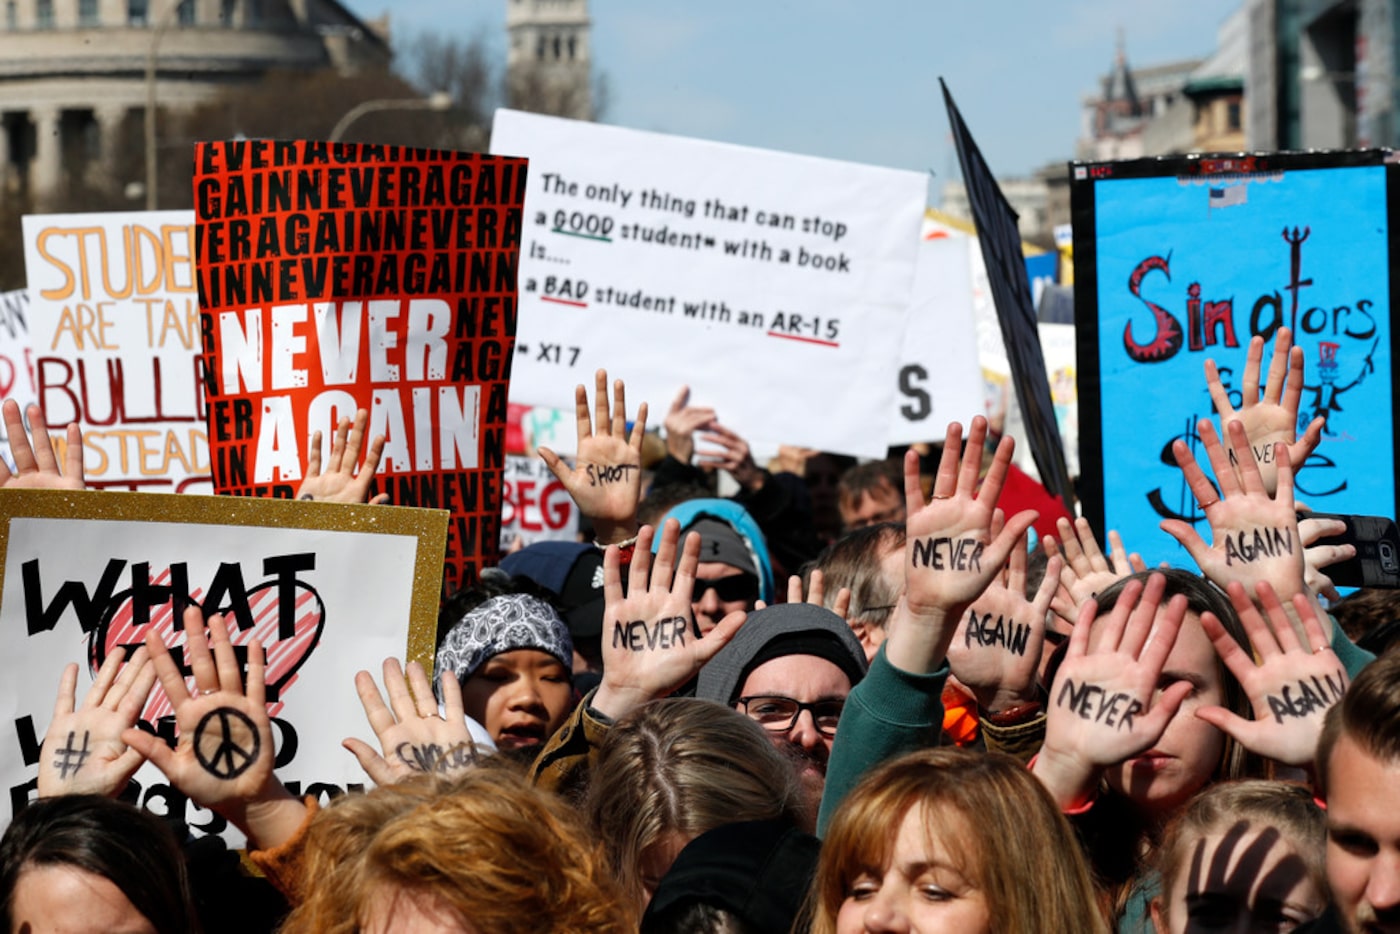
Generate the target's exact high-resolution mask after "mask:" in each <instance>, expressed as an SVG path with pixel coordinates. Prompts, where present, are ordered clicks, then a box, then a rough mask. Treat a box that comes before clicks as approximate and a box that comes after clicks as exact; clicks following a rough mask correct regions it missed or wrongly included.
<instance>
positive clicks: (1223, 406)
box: [1206, 357, 1235, 418]
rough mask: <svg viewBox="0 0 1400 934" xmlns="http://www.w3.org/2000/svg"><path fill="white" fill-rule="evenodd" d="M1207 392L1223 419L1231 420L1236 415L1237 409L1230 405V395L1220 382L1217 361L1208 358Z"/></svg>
mask: <svg viewBox="0 0 1400 934" xmlns="http://www.w3.org/2000/svg"><path fill="white" fill-rule="evenodd" d="M1206 390H1207V391H1208V392H1209V393H1210V401H1211V402H1212V403H1213V404H1214V405H1215V411H1216V412H1217V413H1219V415H1220V417H1221V418H1229V417H1230V416H1232V415H1234V414H1235V407H1234V406H1232V405H1231V404H1230V394H1229V393H1228V392H1226V391H1225V386H1224V384H1222V383H1221V382H1220V371H1219V370H1218V369H1216V367H1215V361H1214V360H1212V359H1210V358H1209V357H1207V358H1206Z"/></svg>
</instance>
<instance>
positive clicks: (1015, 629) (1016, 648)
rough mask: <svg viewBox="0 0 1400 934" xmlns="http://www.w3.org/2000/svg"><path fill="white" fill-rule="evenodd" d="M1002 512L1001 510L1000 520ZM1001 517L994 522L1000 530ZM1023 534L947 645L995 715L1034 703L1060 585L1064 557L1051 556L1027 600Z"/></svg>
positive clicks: (966, 681)
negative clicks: (1049, 615)
mask: <svg viewBox="0 0 1400 934" xmlns="http://www.w3.org/2000/svg"><path fill="white" fill-rule="evenodd" d="M1001 516H1002V513H1001V510H999V509H998V510H997V519H998V520H1000V519H1001ZM1000 526H1001V523H1000V521H998V522H997V523H995V524H994V525H993V529H994V530H999V529H1000ZM1027 543H1028V536H1025V535H1022V536H1021V539H1020V541H1018V542H1017V543H1016V547H1015V548H1013V549H1011V555H1010V556H1009V558H1008V560H1007V562H1006V566H1005V567H1004V568H1002V570H1001V573H999V574H997V575H996V577H994V578H993V579H992V582H991V583H990V584H988V585H987V589H986V590H984V591H982V596H980V597H978V598H977V599H976V600H975V601H974V602H973V604H972V606H970V607H969V608H968V610H967V612H966V613H964V614H963V618H962V622H960V623H959V624H958V629H957V631H956V632H954V633H953V642H952V644H951V645H950V646H948V667H949V668H951V669H952V671H953V676H954V677H956V678H957V679H958V681H959V683H961V684H962V685H963V686H964V687H966V688H967V689H968V690H970V691H971V692H972V696H973V697H974V698H976V700H977V706H978V707H979V708H981V709H982V710H984V711H988V712H991V713H996V712H1000V711H1003V710H1007V709H1010V708H1011V707H1015V706H1017V705H1019V704H1028V703H1030V702H1031V701H1034V700H1035V699H1036V698H1037V696H1038V692H1037V689H1036V675H1037V674H1038V673H1039V669H1040V653H1041V649H1042V648H1043V647H1044V645H1045V622H1046V619H1045V618H1046V613H1047V612H1049V609H1050V598H1051V597H1052V596H1053V595H1054V593H1055V589H1056V587H1058V586H1059V569H1060V563H1061V559H1060V558H1059V557H1058V556H1057V557H1054V558H1051V559H1050V563H1049V564H1048V565H1047V566H1046V569H1045V577H1044V579H1042V580H1041V582H1040V588H1039V589H1038V590H1037V591H1036V594H1035V599H1034V600H1029V599H1027V598H1026V545H1027Z"/></svg>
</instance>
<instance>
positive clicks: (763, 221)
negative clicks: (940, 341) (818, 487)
mask: <svg viewBox="0 0 1400 934" xmlns="http://www.w3.org/2000/svg"><path fill="white" fill-rule="evenodd" d="M491 150H492V152H494V153H498V154H501V155H515V156H527V157H528V158H529V159H530V176H529V184H528V188H527V190H526V196H525V229H524V232H523V237H522V249H521V255H520V276H519V283H520V316H519V328H518V331H517V344H516V357H515V362H514V369H513V370H512V375H511V401H513V402H516V403H521V404H526V405H542V406H550V407H555V408H557V407H560V406H561V405H567V404H568V401H569V400H571V399H572V398H573V392H574V386H575V385H576V384H578V383H580V382H582V383H585V384H588V385H591V383H592V375H593V372H594V371H595V370H596V369H598V368H606V369H608V371H609V374H610V375H611V376H614V377H622V378H623V379H625V380H626V382H627V396H628V403H629V406H631V407H635V405H636V403H638V402H641V401H646V402H648V403H649V404H650V406H651V412H652V417H653V420H654V421H656V422H659V421H660V420H661V419H662V418H663V417H664V415H665V411H666V406H667V405H668V404H669V402H670V400H671V399H672V398H674V397H675V394H676V392H677V390H678V389H679V388H680V386H681V385H682V384H688V385H689V386H690V387H691V404H692V405H698V406H709V407H713V408H714V409H715V410H716V412H717V413H718V416H719V419H720V421H722V422H723V423H724V424H725V425H726V426H728V427H730V428H732V429H733V430H735V431H737V432H739V433H740V434H741V435H743V436H744V437H745V438H746V439H747V440H748V441H749V442H750V443H759V444H763V443H769V444H796V445H804V446H808V447H814V448H818V449H821V450H827V451H836V452H841V453H846V454H854V455H858V456H867V457H883V456H884V454H885V448H886V445H887V443H888V435H889V432H888V426H889V420H890V413H891V412H892V411H893V409H894V402H893V397H894V391H895V384H894V381H892V380H890V379H888V378H885V376H886V375H887V374H889V373H890V372H891V371H895V370H897V369H898V366H899V361H900V359H901V356H902V353H901V344H902V342H903V340H904V334H905V323H906V320H907V315H908V308H909V300H910V296H911V293H912V289H913V281H914V265H915V258H916V252H917V250H918V245H919V225H920V218H921V217H922V215H923V210H924V204H925V200H926V194H927V182H926V179H925V178H924V176H922V175H920V174H918V173H914V172H901V171H895V170H892V169H882V168H874V167H870V166H863V165H855V164H851V163H844V162H835V161H831V160H826V159H817V158H813V157H809V156H797V155H790V154H786V153H778V152H770V151H766V150H759V149H750V148H746V147H741V146H733V145H728V144H723V143H714V142H705V141H701V140H694V139H685V138H682V137H676V136H666V135H662V134H658V133H645V132H641V131H638V130H627V129H621V128H618V127H609V126H602V125H599V124H592V123H581V122H576V121H572V120H563V119H559V118H554V117H542V116H537V115H534V114H524V113H518V112H515V111H508V110H502V111H497V113H496V118H495V124H494V127H493V131H492V138H491Z"/></svg>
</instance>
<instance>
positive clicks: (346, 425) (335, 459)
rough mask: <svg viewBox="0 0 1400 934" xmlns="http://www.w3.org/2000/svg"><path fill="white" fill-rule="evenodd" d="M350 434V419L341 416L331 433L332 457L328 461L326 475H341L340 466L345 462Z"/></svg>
mask: <svg viewBox="0 0 1400 934" xmlns="http://www.w3.org/2000/svg"><path fill="white" fill-rule="evenodd" d="M349 433H350V419H348V418H346V417H345V416H343V415H342V416H341V418H340V421H338V422H336V423H335V431H334V432H332V433H331V456H330V457H329V458H327V459H326V473H340V465H341V463H342V462H343V461H344V460H345V437H346V435H348V434H349Z"/></svg>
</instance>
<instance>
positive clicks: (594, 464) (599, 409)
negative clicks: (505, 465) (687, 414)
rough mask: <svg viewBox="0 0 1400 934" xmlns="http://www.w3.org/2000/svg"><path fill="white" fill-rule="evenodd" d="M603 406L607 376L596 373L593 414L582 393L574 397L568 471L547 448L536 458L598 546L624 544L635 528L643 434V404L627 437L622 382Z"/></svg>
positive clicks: (580, 388) (604, 372)
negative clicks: (573, 449) (574, 435)
mask: <svg viewBox="0 0 1400 934" xmlns="http://www.w3.org/2000/svg"><path fill="white" fill-rule="evenodd" d="M613 394H614V399H613V404H612V406H611V407H609V405H608V372H607V370H599V371H598V373H597V385H596V386H595V388H594V403H595V405H594V411H593V415H592V417H591V418H590V416H589V411H588V390H587V389H585V388H584V387H583V386H579V387H578V388H577V389H576V390H575V392H574V408H575V413H576V415H577V416H578V456H577V458H575V464H576V465H577V466H575V467H574V469H573V470H570V469H569V465H568V464H566V463H564V461H563V460H562V459H561V458H560V457H559V455H558V454H555V453H554V452H553V451H551V450H550V449H549V448H540V457H542V458H543V459H544V462H545V464H546V465H547V466H548V467H549V469H550V471H551V472H552V473H553V474H554V476H555V478H556V479H558V481H559V482H560V483H562V484H563V485H564V489H566V490H568V491H569V495H570V496H571V497H573V500H574V502H575V503H577V504H578V508H579V512H581V513H583V514H584V515H585V516H588V517H589V518H590V519H591V520H593V530H594V532H595V533H596V535H597V541H598V544H600V545H610V544H615V543H618V542H622V541H625V540H626V539H629V538H631V537H632V535H633V534H634V532H635V530H636V528H637V503H638V502H639V501H640V499H641V495H642V437H643V435H645V434H646V424H647V404H646V403H645V402H643V403H642V404H641V405H640V406H638V407H637V419H636V422H635V423H634V424H633V425H632V433H631V435H630V436H629V435H628V433H627V398H626V391H625V388H624V386H623V384H622V380H617V381H616V382H614V383H613Z"/></svg>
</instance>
